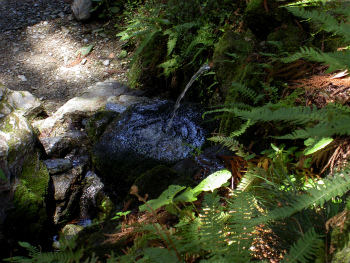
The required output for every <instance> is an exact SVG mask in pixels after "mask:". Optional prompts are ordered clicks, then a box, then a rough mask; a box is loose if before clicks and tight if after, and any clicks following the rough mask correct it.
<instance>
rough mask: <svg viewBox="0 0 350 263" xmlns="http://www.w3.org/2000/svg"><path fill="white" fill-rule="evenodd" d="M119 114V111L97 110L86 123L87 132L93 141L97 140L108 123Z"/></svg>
mask: <svg viewBox="0 0 350 263" xmlns="http://www.w3.org/2000/svg"><path fill="white" fill-rule="evenodd" d="M118 115H119V113H118V112H115V111H108V110H102V111H98V112H96V113H95V114H94V115H93V116H92V117H91V118H90V119H89V121H88V122H87V124H86V127H85V129H86V132H87V134H88V136H89V139H90V141H91V142H93V143H94V142H96V141H97V140H98V139H99V138H100V136H101V135H102V133H103V132H104V131H105V129H106V128H107V126H108V124H110V123H111V121H112V120H113V119H114V118H115V117H117V116H118Z"/></svg>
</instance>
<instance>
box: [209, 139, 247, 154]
mask: <svg viewBox="0 0 350 263" xmlns="http://www.w3.org/2000/svg"><path fill="white" fill-rule="evenodd" d="M208 140H209V141H213V142H216V143H221V144H223V145H224V146H226V147H228V148H230V150H231V151H234V152H236V154H237V155H238V156H240V157H242V158H244V159H246V158H247V157H248V156H249V153H246V152H245V151H244V149H243V146H242V145H241V144H240V143H239V142H238V141H236V140H235V139H234V138H231V137H224V136H214V137H211V138H209V139H208Z"/></svg>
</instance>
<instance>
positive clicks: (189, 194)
mask: <svg viewBox="0 0 350 263" xmlns="http://www.w3.org/2000/svg"><path fill="white" fill-rule="evenodd" d="M199 194H200V192H194V191H193V189H192V188H191V187H187V189H186V190H185V191H184V192H183V193H181V195H179V196H177V197H176V198H174V203H178V202H194V201H196V200H197V197H196V196H197V195H199Z"/></svg>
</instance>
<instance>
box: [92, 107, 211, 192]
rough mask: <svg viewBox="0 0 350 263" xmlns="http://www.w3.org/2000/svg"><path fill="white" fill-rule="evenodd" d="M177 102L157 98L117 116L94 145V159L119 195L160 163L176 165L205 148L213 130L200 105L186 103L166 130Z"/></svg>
mask: <svg viewBox="0 0 350 263" xmlns="http://www.w3.org/2000/svg"><path fill="white" fill-rule="evenodd" d="M173 106H174V103H173V102H170V101H165V100H154V101H150V102H145V103H141V104H137V105H134V106H132V107H130V108H128V110H126V111H125V112H123V113H121V114H120V115H119V116H118V117H116V118H115V119H114V120H113V121H112V122H111V123H110V124H109V126H108V127H107V129H106V131H105V132H104V133H103V134H102V136H101V137H100V139H99V140H98V141H97V142H96V143H95V144H94V146H93V149H92V151H91V153H92V161H93V162H94V165H95V168H96V169H97V171H98V173H99V175H100V176H101V177H102V180H103V182H104V184H105V187H106V189H107V190H108V189H110V191H111V192H112V193H114V195H115V197H117V196H119V197H120V196H125V194H126V193H127V191H128V190H129V187H130V186H131V184H132V183H133V182H134V180H135V179H136V178H137V177H138V176H140V175H141V174H143V173H144V172H146V171H147V170H149V169H151V168H153V167H154V166H156V165H159V164H174V163H176V162H178V161H180V160H182V159H185V158H187V157H190V156H191V154H192V152H193V151H194V150H193V148H201V147H203V146H204V144H205V143H206V138H207V136H208V135H209V133H210V128H209V127H208V123H205V122H204V120H203V119H202V114H203V111H202V110H201V108H200V106H198V105H190V104H185V103H184V104H182V105H181V106H180V108H179V109H178V112H177V115H176V116H175V118H174V120H173V124H172V126H171V127H170V129H169V130H168V132H165V129H166V126H167V121H168V119H169V114H170V113H171V112H172V109H173Z"/></svg>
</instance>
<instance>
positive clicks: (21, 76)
mask: <svg viewBox="0 0 350 263" xmlns="http://www.w3.org/2000/svg"><path fill="white" fill-rule="evenodd" d="M18 78H19V79H20V80H22V81H27V78H26V76H24V75H18Z"/></svg>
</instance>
